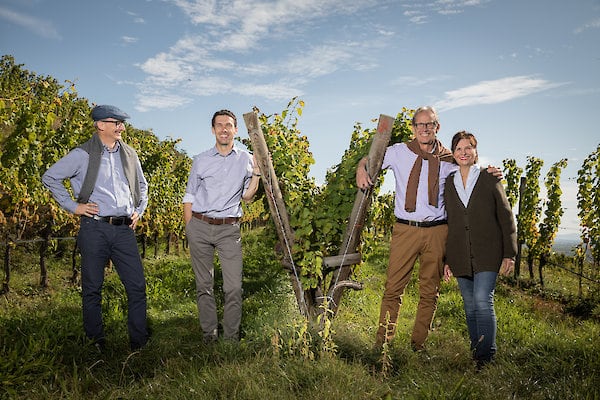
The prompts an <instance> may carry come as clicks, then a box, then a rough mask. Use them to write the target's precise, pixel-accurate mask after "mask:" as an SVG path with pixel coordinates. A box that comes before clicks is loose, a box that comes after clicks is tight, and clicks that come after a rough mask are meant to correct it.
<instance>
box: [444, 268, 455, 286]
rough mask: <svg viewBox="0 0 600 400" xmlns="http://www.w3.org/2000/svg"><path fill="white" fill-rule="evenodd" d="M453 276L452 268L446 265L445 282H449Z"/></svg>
mask: <svg viewBox="0 0 600 400" xmlns="http://www.w3.org/2000/svg"><path fill="white" fill-rule="evenodd" d="M453 276H454V275H452V271H451V270H450V266H449V265H448V264H446V265H444V282H448V281H449V280H450V278H452V277H453Z"/></svg>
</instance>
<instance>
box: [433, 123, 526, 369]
mask: <svg viewBox="0 0 600 400" xmlns="http://www.w3.org/2000/svg"><path fill="white" fill-rule="evenodd" d="M451 150H452V156H453V157H454V160H455V162H456V164H458V166H459V169H458V171H457V172H455V173H452V174H451V175H450V176H448V178H447V179H446V186H445V192H444V200H445V204H446V212H447V213H448V240H447V244H446V265H445V267H444V278H445V280H446V281H447V280H449V279H450V277H451V276H456V278H457V281H458V285H459V287H460V292H461V295H462V298H463V302H464V309H465V315H466V322H467V328H468V331H469V338H470V340H471V350H472V351H473V359H474V360H475V362H476V363H477V369H478V370H479V369H481V367H483V366H484V365H485V364H486V363H488V362H490V361H492V360H493V358H494V355H495V353H496V329H497V328H496V314H495V312H494V289H495V286H496V278H497V276H498V273H501V274H503V275H509V274H510V273H511V272H512V271H513V269H514V257H515V255H516V253H517V235H516V227H515V222H514V217H513V214H512V210H511V208H510V206H509V204H508V200H507V199H506V194H505V193H504V187H503V186H502V183H501V182H500V181H499V180H498V179H497V178H495V177H494V176H492V175H491V174H489V173H487V172H486V171H485V169H482V168H481V167H479V165H477V159H478V156H477V139H476V138H475V136H474V135H473V134H471V133H469V132H465V131H461V132H458V133H457V134H455V135H454V137H453V138H452V146H451Z"/></svg>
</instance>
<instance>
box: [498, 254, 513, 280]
mask: <svg viewBox="0 0 600 400" xmlns="http://www.w3.org/2000/svg"><path fill="white" fill-rule="evenodd" d="M514 270H515V261H514V260H513V259H512V258H503V259H502V265H501V266H500V275H504V276H509V275H510V274H512V273H513V271H514Z"/></svg>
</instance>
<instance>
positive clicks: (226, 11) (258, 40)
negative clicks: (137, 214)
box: [137, 0, 389, 109]
mask: <svg viewBox="0 0 600 400" xmlns="http://www.w3.org/2000/svg"><path fill="white" fill-rule="evenodd" d="M172 2H173V3H174V4H176V5H177V6H178V7H179V8H181V9H182V10H183V11H184V13H185V14H186V15H187V16H188V18H189V19H190V20H191V21H192V22H193V23H194V24H196V25H201V27H199V29H198V30H197V31H198V32H197V33H188V35H187V36H185V37H183V38H181V39H179V40H178V41H177V42H176V43H175V44H174V45H173V46H172V47H171V48H169V49H168V50H166V51H164V52H161V53H158V54H156V55H155V56H153V57H151V58H149V59H147V60H146V61H144V62H143V63H140V64H138V65H137V66H138V68H140V69H141V70H142V72H143V73H145V74H146V77H145V79H144V80H143V81H142V82H141V83H140V84H139V87H140V89H139V90H140V91H149V90H151V91H154V92H161V91H162V92H166V93H168V95H169V96H172V97H173V98H174V99H176V100H175V101H173V102H161V101H147V100H145V103H144V104H143V105H141V107H142V108H144V109H149V108H150V107H152V105H155V106H157V107H158V106H166V107H171V105H172V104H177V101H179V99H189V98H193V97H197V96H208V95H214V94H216V93H225V92H229V93H240V95H243V96H254V97H256V96H260V97H263V98H267V99H277V100H280V99H289V98H290V97H293V96H294V95H301V94H302V93H303V91H302V85H305V84H307V83H308V82H309V81H311V80H313V79H316V78H318V77H322V76H327V75H330V74H332V73H334V72H336V71H339V70H344V69H346V70H355V71H364V70H368V69H372V68H373V67H374V66H376V63H375V62H374V61H373V57H370V53H371V52H372V51H373V49H376V48H377V47H378V46H379V43H378V41H377V40H375V41H374V40H373V39H372V38H371V39H370V41H369V42H368V43H367V42H357V41H342V42H338V41H332V40H328V39H327V38H326V37H324V38H323V39H322V43H316V44H314V45H308V44H306V43H305V42H304V41H302V40H296V39H297V38H298V37H301V35H302V30H303V29H311V28H312V27H313V25H312V22H313V21H315V20H318V19H321V18H324V17H327V16H328V17H332V18H335V17H336V16H337V15H339V14H340V13H348V12H350V11H351V10H353V9H357V8H359V7H368V6H370V5H372V4H375V2H374V0H360V1H355V2H353V3H352V4H351V5H348V4H346V2H345V1H344V0H298V1H291V0H285V1H279V2H275V3H273V2H265V1H241V0H233V1H231V2H227V3H226V2H219V1H210V0H198V1H188V0H173V1H172ZM373 29H374V30H375V31H376V32H377V31H379V29H380V28H377V27H373ZM379 37H380V38H382V40H386V38H388V37H389V35H380V36H379ZM290 38H291V40H289V39H290ZM365 40H366V39H365ZM278 46H281V47H282V48H284V50H283V51H281V50H279V47H278ZM273 48H278V50H277V51H273V50H272V49H273ZM251 49H252V52H249V50H251ZM240 88H242V89H240ZM141 98H143V97H140V99H141ZM169 98H170V97H169Z"/></svg>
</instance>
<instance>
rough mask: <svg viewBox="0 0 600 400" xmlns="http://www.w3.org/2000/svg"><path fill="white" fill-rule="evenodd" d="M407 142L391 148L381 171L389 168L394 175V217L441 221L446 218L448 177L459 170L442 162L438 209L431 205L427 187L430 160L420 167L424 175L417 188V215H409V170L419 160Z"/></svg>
mask: <svg viewBox="0 0 600 400" xmlns="http://www.w3.org/2000/svg"><path fill="white" fill-rule="evenodd" d="M417 157H418V156H417V155H416V154H415V153H413V152H412V151H411V150H410V149H409V148H408V146H407V145H406V143H397V144H394V145H392V146H389V147H388V148H387V150H386V152H385V156H384V158H383V164H382V168H383V169H386V168H389V169H391V170H392V172H393V173H394V178H395V179H396V186H395V190H396V197H395V201H394V215H396V217H397V218H401V219H406V220H410V221H419V222H423V221H438V220H444V219H446V218H447V217H446V206H445V205H444V186H445V184H446V178H447V177H448V175H449V174H450V173H451V172H452V171H456V169H457V168H458V166H457V165H455V164H452V163H449V162H445V161H441V162H440V175H439V195H438V207H434V206H432V205H431V204H429V194H428V187H427V186H428V185H427V182H428V180H429V178H428V175H429V161H427V160H425V161H423V164H422V166H421V175H420V177H419V187H418V189H417V203H416V208H415V211H414V212H408V211H406V210H405V209H404V205H405V202H406V189H407V187H408V177H409V176H410V171H411V170H412V167H413V165H414V163H415V160H416V159H417Z"/></svg>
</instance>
